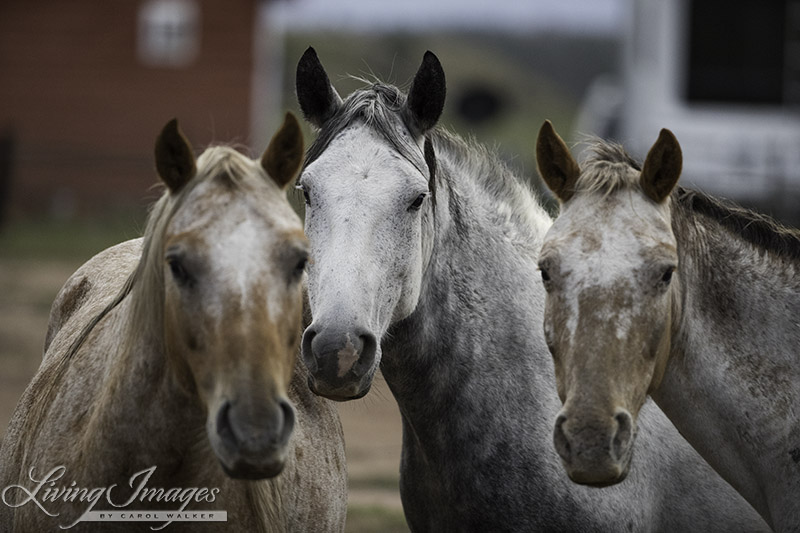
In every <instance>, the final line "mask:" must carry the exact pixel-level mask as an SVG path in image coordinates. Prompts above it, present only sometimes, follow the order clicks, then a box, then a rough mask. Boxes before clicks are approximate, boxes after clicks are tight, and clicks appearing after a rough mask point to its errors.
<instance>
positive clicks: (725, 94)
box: [686, 0, 794, 104]
mask: <svg viewBox="0 0 800 533" xmlns="http://www.w3.org/2000/svg"><path fill="white" fill-rule="evenodd" d="M790 2H792V3H794V2H793V0H736V1H731V0H694V1H690V2H689V54H688V60H689V65H688V67H689V75H688V86H687V94H686V96H687V99H688V100H689V101H690V102H691V101H694V102H707V101H716V102H742V103H764V104H781V103H784V101H785V80H784V76H785V68H786V66H787V65H786V49H787V44H788V43H787V37H788V35H787V30H790V28H787V20H786V17H787V12H788V11H787V8H788V7H789V3H790Z"/></svg>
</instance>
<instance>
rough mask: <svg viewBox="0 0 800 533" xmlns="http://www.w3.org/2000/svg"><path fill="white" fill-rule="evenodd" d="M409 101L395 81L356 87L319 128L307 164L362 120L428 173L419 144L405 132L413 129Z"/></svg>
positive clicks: (418, 167)
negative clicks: (407, 114)
mask: <svg viewBox="0 0 800 533" xmlns="http://www.w3.org/2000/svg"><path fill="white" fill-rule="evenodd" d="M405 104H406V95H405V94H403V93H402V91H400V89H398V88H397V87H395V86H393V85H388V84H385V83H380V82H376V83H372V84H370V85H368V86H366V87H364V88H362V89H359V90H357V91H354V92H353V93H352V94H350V95H349V96H348V97H347V98H346V99H345V101H344V102H343V103H342V106H341V107H340V108H339V109H338V110H337V112H336V113H335V114H334V115H333V117H331V118H330V120H328V122H327V123H325V125H324V126H323V127H322V129H321V130H320V131H319V133H318V135H317V138H316V139H315V140H314V142H313V143H312V144H311V146H310V147H309V149H308V151H307V152H306V158H305V166H308V165H309V164H311V163H313V162H314V161H315V160H316V159H318V158H319V157H320V155H322V153H323V152H324V151H325V150H326V149H327V148H328V146H329V145H330V144H331V142H332V141H333V140H334V139H335V138H336V136H337V135H338V134H339V133H341V132H342V131H343V130H344V129H346V128H347V127H348V126H350V125H351V124H353V123H355V122H356V121H359V120H361V121H363V122H364V124H365V125H366V126H368V127H370V128H372V129H373V130H375V131H376V132H378V133H379V134H380V135H381V137H383V138H384V139H385V140H386V141H387V142H388V143H389V144H390V145H391V146H392V147H393V148H394V149H395V150H396V151H397V152H398V153H399V154H400V155H401V156H402V157H403V158H405V159H407V160H408V161H409V162H411V164H413V165H414V166H415V167H416V168H417V169H418V170H419V171H420V172H422V173H423V174H424V175H427V174H428V169H427V165H426V163H425V159H424V155H423V153H422V151H421V150H420V148H419V146H417V145H416V144H415V143H414V141H413V139H412V138H411V136H410V135H408V136H404V135H402V134H401V132H402V131H403V130H409V127H408V125H407V123H406V117H405V113H404V109H405Z"/></svg>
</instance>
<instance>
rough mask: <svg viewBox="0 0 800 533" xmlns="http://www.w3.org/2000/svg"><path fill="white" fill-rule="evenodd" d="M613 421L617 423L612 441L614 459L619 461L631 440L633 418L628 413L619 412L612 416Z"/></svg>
mask: <svg viewBox="0 0 800 533" xmlns="http://www.w3.org/2000/svg"><path fill="white" fill-rule="evenodd" d="M614 421H615V422H616V423H617V431H616V433H615V434H614V440H613V450H614V457H615V458H616V459H617V460H620V459H622V457H623V456H624V455H625V453H626V452H627V450H628V448H629V447H630V444H631V438H632V436H633V418H632V417H631V415H630V413H628V411H625V410H621V411H619V412H618V413H617V414H616V415H614Z"/></svg>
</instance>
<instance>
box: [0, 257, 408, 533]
mask: <svg viewBox="0 0 800 533" xmlns="http://www.w3.org/2000/svg"><path fill="white" fill-rule="evenodd" d="M81 262H82V261H77V260H75V261H71V260H57V261H56V260H37V259H16V258H8V257H5V258H4V257H2V256H0V434H4V433H5V428H6V426H7V425H8V421H9V419H10V417H11V414H12V412H13V410H14V407H15V406H16V403H17V400H18V399H19V397H20V395H21V394H22V392H23V390H24V389H25V387H26V386H27V384H28V382H29V381H30V379H31V377H32V376H33V374H34V373H35V372H36V369H37V367H38V365H39V362H40V360H41V356H42V346H43V344H44V336H45V331H46V327H47V319H48V314H49V310H50V304H51V303H52V301H53V298H54V297H55V295H56V293H57V292H58V290H59V289H60V288H61V285H62V284H63V283H64V281H66V279H67V278H68V277H69V275H70V274H72V272H73V271H74V270H75V269H76V268H77V267H78V266H80V264H81ZM337 406H338V408H339V413H340V415H341V418H342V424H343V426H344V431H345V439H346V445H347V466H348V471H349V476H350V491H349V495H348V506H349V510H348V527H347V531H349V532H353V533H355V532H371V531H374V532H382V533H383V532H394V531H408V529H407V527H406V526H405V521H404V520H403V516H402V508H401V505H400V497H399V494H398V489H397V479H398V468H399V460H400V448H401V444H400V437H401V430H400V415H399V413H398V411H397V405H396V404H395V402H394V399H393V398H392V396H391V393H390V392H389V390H388V388H387V387H386V384H385V382H384V381H383V379H382V378H381V377H380V376H378V378H376V382H375V385H374V386H373V389H372V391H371V392H370V394H368V395H367V397H365V398H364V399H361V400H357V401H354V402H347V403H340V404H337Z"/></svg>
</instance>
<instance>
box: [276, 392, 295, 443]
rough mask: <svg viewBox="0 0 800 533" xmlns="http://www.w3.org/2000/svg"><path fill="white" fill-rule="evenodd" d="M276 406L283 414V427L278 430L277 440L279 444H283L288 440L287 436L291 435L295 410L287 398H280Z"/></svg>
mask: <svg viewBox="0 0 800 533" xmlns="http://www.w3.org/2000/svg"><path fill="white" fill-rule="evenodd" d="M278 406H279V407H280V410H281V413H282V414H283V427H282V428H281V431H280V435H279V442H280V444H281V445H285V444H286V443H288V442H289V438H290V437H291V436H292V432H293V431H294V422H295V411H294V407H292V404H291V403H289V402H288V401H287V400H281V401H280V402H279V403H278Z"/></svg>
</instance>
